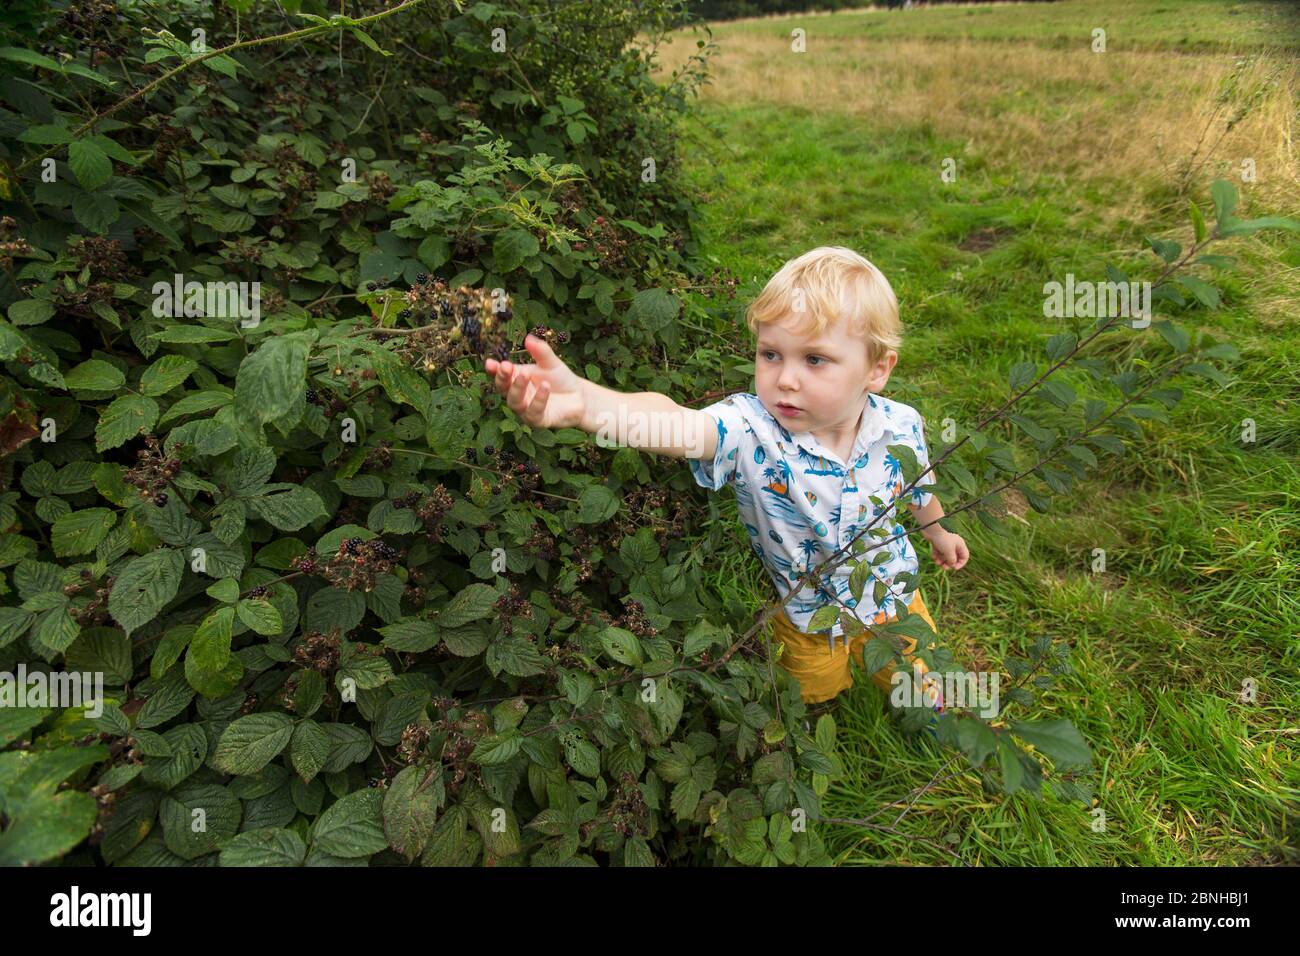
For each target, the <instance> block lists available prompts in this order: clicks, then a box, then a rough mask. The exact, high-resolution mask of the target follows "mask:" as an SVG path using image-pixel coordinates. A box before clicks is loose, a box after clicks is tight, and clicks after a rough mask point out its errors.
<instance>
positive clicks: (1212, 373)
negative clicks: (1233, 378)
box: [1183, 362, 1231, 388]
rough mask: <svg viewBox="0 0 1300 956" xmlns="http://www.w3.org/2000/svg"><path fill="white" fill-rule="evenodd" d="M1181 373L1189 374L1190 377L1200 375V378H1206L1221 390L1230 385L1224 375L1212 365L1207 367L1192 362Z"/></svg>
mask: <svg viewBox="0 0 1300 956" xmlns="http://www.w3.org/2000/svg"><path fill="white" fill-rule="evenodd" d="M1183 371H1184V372H1190V373H1191V374H1192V375H1200V376H1201V377H1202V378H1208V379H1209V380H1210V381H1212V382H1214V383H1215V384H1216V385H1219V386H1220V387H1222V388H1227V387H1228V385H1230V384H1231V383H1230V382H1229V381H1228V377H1227V376H1226V375H1224V374H1223V373H1222V372H1220V371H1219V370H1218V369H1217V368H1215V367H1214V366H1213V365H1208V364H1206V363H1205V362H1193V363H1192V364H1190V365H1188V366H1187V367H1186V368H1184V369H1183Z"/></svg>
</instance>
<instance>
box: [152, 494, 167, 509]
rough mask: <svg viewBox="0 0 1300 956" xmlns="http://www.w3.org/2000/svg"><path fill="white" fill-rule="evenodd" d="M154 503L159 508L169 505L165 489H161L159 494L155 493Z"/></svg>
mask: <svg viewBox="0 0 1300 956" xmlns="http://www.w3.org/2000/svg"><path fill="white" fill-rule="evenodd" d="M153 503H154V504H156V505H157V506H158V507H159V508H166V507H167V492H165V491H160V492H158V494H156V495H154V496H153Z"/></svg>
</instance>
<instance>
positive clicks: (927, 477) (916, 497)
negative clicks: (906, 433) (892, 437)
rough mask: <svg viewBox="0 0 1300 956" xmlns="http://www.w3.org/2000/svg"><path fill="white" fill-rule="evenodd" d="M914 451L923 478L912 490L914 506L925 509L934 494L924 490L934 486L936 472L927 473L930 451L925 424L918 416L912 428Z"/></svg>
mask: <svg viewBox="0 0 1300 956" xmlns="http://www.w3.org/2000/svg"><path fill="white" fill-rule="evenodd" d="M910 444H911V446H912V450H913V451H914V452H916V462H917V464H918V465H920V466H921V472H920V474H921V477H920V478H918V479H917V480H916V487H915V488H913V489H912V504H914V505H916V506H917V507H918V508H924V507H925V506H926V505H928V504H929V503H930V501H931V500H932V499H933V498H934V495H933V493H931V492H929V491H925V490H923V488H922V486H923V485H932V484H934V481H935V478H934V472H933V471H929V473H928V474H927V471H928V470H929V468H930V451H929V449H928V448H926V445H925V424H924V423H923V422H922V421H921V416H920V415H919V414H918V415H917V416H916V424H914V425H913V426H912V441H911V443H910Z"/></svg>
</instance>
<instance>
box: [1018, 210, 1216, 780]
mask: <svg viewBox="0 0 1300 956" xmlns="http://www.w3.org/2000/svg"><path fill="white" fill-rule="evenodd" d="M1187 205H1188V214H1189V215H1190V216H1191V217H1192V228H1193V229H1194V230H1195V231H1196V241H1197V242H1198V243H1199V242H1204V241H1205V237H1206V235H1207V232H1206V229H1205V217H1204V216H1202V215H1201V209H1200V207H1199V206H1197V205H1196V203H1194V202H1192V203H1188V204H1187ZM1008 792H1010V791H1008Z"/></svg>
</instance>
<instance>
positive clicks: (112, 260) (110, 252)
mask: <svg viewBox="0 0 1300 956" xmlns="http://www.w3.org/2000/svg"><path fill="white" fill-rule="evenodd" d="M68 255H70V256H71V257H72V258H73V259H74V260H75V261H76V263H77V271H78V272H80V271H81V270H83V269H89V270H90V278H91V279H92V281H98V280H100V279H105V280H107V281H109V282H124V281H126V280H127V279H128V278H129V277H130V274H131V273H130V270H129V268H128V263H127V258H126V252H125V251H123V249H122V243H121V242H120V241H119V240H117V239H105V238H103V237H102V236H90V237H88V238H86V239H78V240H77V241H76V242H74V243H71V244H70V245H69V246H68Z"/></svg>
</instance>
